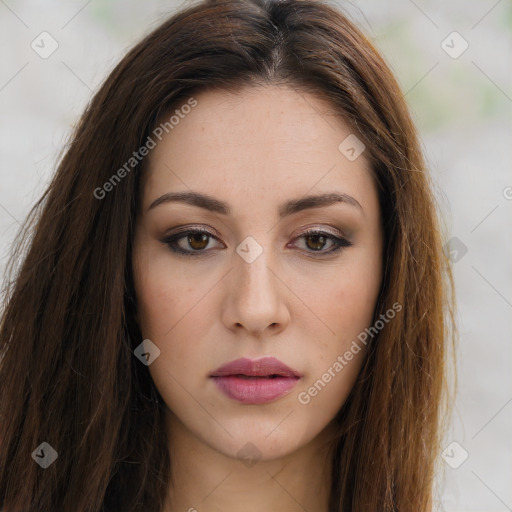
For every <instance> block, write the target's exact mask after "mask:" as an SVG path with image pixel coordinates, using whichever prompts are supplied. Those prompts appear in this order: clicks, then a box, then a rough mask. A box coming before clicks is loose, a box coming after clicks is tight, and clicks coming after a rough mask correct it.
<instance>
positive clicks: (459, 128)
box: [0, 0, 512, 512]
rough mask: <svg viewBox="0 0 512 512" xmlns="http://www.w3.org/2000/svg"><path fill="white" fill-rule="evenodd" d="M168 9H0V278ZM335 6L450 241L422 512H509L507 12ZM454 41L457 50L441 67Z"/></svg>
mask: <svg viewBox="0 0 512 512" xmlns="http://www.w3.org/2000/svg"><path fill="white" fill-rule="evenodd" d="M333 3H334V0H333ZM186 4H187V3H186V2H184V3H183V5H186ZM180 5H181V3H178V2H173V1H168V2H164V1H158V0H151V1H145V2H140V1H139V2H136V1H135V0H124V1H121V0H108V1H99V0H92V1H86V0H82V1H69V2H56V1H55V0H54V1H51V0H48V1H45V2H37V1H35V0H32V1H27V0H0V51H1V63H2V65H1V66H0V123H1V124H0V154H1V157H2V159H1V166H0V183H1V187H0V247H1V251H2V252H1V255H0V273H2V274H3V269H4V266H5V262H6V256H7V251H8V248H9V244H10V243H11V241H12V239H13V237H14V235H15V233H16V231H17V229H18V227H19V224H20V222H21V221H22V220H23V219H24V217H25V216H26V215H27V213H28V211H29V208H30V206H31V205H32V204H33V203H34V202H35V200H36V199H37V198H38V197H39V196H40V194H41V193H42V191H43V190H44V188H45V186H46V185H47V183H48V181H49V178H50V176H51V174H52V172H53V169H54V165H55V162H56V160H57V158H58V156H59V152H60V151H61V150H62V148H63V146H64V143H65V142H66V140H67V139H66V138H67V136H68V135H69V133H70V130H71V127H72V126H73V124H74V123H75V122H76V120H77V118H78V116H79V114H80V113H81V112H82V110H83V108H84V107H85V105H86V103H87V101H88V100H89V98H90V97H91V94H92V93H93V92H95V91H96V90H97V87H98V85H99V84H100V83H101V81H102V80H103V79H104V78H105V76H106V75H107V74H108V72H109V71H110V70H111V69H112V67H113V66H114V65H115V64H116V63H117V62H118V61H119V59H120V58H121V57H122V56H123V55H124V53H125V52H126V50H127V49H128V48H129V47H130V46H132V45H133V44H134V43H135V42H136V41H138V40H139V39H140V38H141V37H142V36H143V35H144V34H146V33H148V32H149V31H150V30H151V29H152V28H154V27H155V26H156V25H157V24H158V23H159V21H160V20H161V19H162V17H163V16H165V15H167V14H169V13H172V12H174V11H175V10H176V9H178V8H179V7H180ZM338 5H340V6H342V7H343V8H344V10H345V11H346V12H347V13H348V14H349V15H350V17H351V18H352V19H353V20H355V21H356V23H357V24H358V25H359V26H360V27H361V28H362V30H363V31H364V32H365V33H366V34H367V35H368V36H369V37H370V38H371V39H372V40H373V41H374V43H375V45H376V46H377V47H378V48H379V50H380V51H381V52H382V53H383V55H384V56H385V58H386V59H387V61H388V63H389V65H390V66H391V68H392V69H393V70H394V72H395V74H396V75H397V77H398V79H399V81H400V83H401V85H402V88H403V90H404V92H405V93H406V98H407V100H408V102H409V104H410V107H411V110H412V113H413V116H414V119H415V122H416V124H417V126H418V129H419V131H420V134H421V137H422V141H423V144H424V148H425V153H426V156H427V159H428V162H429V166H430V168H431V170H432V174H433V178H434V181H435V187H436V195H437V197H438V201H439V208H440V211H441V213H442V216H443V218H444V221H445V224H446V233H445V240H446V242H448V240H450V239H451V240H452V241H451V242H450V244H449V245H448V247H449V250H450V251H452V257H453V259H454V273H455V280H456V289H457V296H458V312H457V321H458V326H459V330H460V340H459V345H458V351H457V357H458V385H459V388H458V395H457V404H456V409H455V412H454V415H453V418H452V421H451V428H450V432H449V435H448V437H447V439H446V441H445V443H444V446H443V448H447V450H446V451H445V452H444V453H443V455H444V458H443V457H442V456H441V455H442V454H440V457H439V471H438V475H439V479H438V480H439V482H438V487H437V489H438V490H437V498H438V499H437V502H436V507H435V509H436V510H444V511H450V512H454V511H464V512H476V511H482V512H484V511H485V512H501V511H506V510H510V511H512V486H511V485H510V484H511V483H512V436H511V433H512V403H511V402H512V383H511V374H512V371H511V370H512V368H511V366H512V358H511V353H512V344H511V334H510V333H511V330H512V315H511V313H512V286H511V284H512V258H511V257H510V255H511V246H512V237H511V236H510V234H511V233H512V229H511V228H512V171H511V165H510V164H511V160H512V154H511V151H510V146H511V145H512V115H511V114H512V83H511V79H512V73H511V70H512V65H511V64H512V50H511V49H512V44H511V42H512V41H511V39H512V37H511V35H512V31H511V27H512V2H511V0H498V1H496V0H480V1H476V0H472V1H467V0H466V1H462V0H457V1H453V2H443V1H441V0H431V1H428V0H416V1H412V0H395V1H393V2H392V1H390V0H388V1H382V2H378V1H370V0H364V1H359V2H354V3H351V2H341V1H340V2H338ZM43 31H46V32H48V33H49V34H51V37H52V38H53V39H55V40H56V41H57V43H58V48H57V50H56V51H55V52H54V53H53V54H52V55H50V56H48V57H47V58H46V59H43V58H41V57H40V56H39V55H38V53H36V51H34V50H33V49H32V47H31V43H32V41H35V43H34V44H39V46H40V47H41V46H42V43H41V37H48V36H40V34H41V32H43ZM453 31H457V32H458V33H459V34H460V35H461V37H462V38H463V39H460V38H459V39H457V37H458V36H453V35H452V36H450V34H452V32H453ZM443 41H445V42H444V43H443ZM464 41H465V42H466V43H467V45H468V48H467V50H466V51H464V52H463V53H462V54H461V55H457V56H456V58H454V56H455V55H456V54H458V53H460V51H461V49H462V48H463V47H464V46H465V44H466V43H464ZM50 43H51V41H50V40H49V39H46V40H45V46H44V47H45V49H46V51H47V50H48V49H49V48H50ZM443 48H444V49H443ZM445 49H446V50H448V52H451V53H452V55H451V56H450V55H449V54H448V53H447V51H445ZM42 50H43V49H42V48H41V49H40V51H42ZM453 237H456V240H453ZM453 251H456V252H453ZM466 251H467V252H466ZM452 442H456V443H457V444H455V445H453V444H451V443H452ZM465 452H467V454H468V458H467V460H465V461H464V462H463V463H462V464H460V462H461V461H462V459H463V456H464V454H465ZM445 461H446V462H445ZM448 462H449V464H448ZM459 464H460V466H459ZM455 466H458V467H455Z"/></svg>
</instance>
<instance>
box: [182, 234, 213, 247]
mask: <svg viewBox="0 0 512 512" xmlns="http://www.w3.org/2000/svg"><path fill="white" fill-rule="evenodd" d="M209 238H210V237H209V236H208V235H206V234H204V233H195V234H193V235H188V237H187V241H188V243H189V245H190V247H192V249H194V250H196V251H200V250H202V249H205V248H206V247H207V245H208V241H209V240H208V239H209Z"/></svg>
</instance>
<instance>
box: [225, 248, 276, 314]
mask: <svg viewBox="0 0 512 512" xmlns="http://www.w3.org/2000/svg"><path fill="white" fill-rule="evenodd" d="M256 244H258V245H256ZM247 250H248V251H247ZM246 251H247V252H246ZM234 259H235V269H234V270H235V272H234V278H235V280H236V283H235V288H238V292H239V294H240V298H243V300H244V301H245V302H246V303H248V304H253V303H254V304H253V305H258V306H259V307H260V308H261V306H262V304H264V303H267V304H269V303H270V302H272V301H273V300H274V295H275V293H277V290H276V286H275V285H276V283H275V280H276V278H275V276H274V273H273V272H272V270H271V268H272V267H271V265H272V254H271V251H270V249H268V248H266V249H264V248H263V246H262V245H261V244H259V243H258V242H256V241H255V240H254V239H252V240H249V241H244V242H242V243H241V244H240V245H239V247H238V248H237V255H236V257H235V258H234ZM235 291H236V290H235ZM269 305H270V304H269Z"/></svg>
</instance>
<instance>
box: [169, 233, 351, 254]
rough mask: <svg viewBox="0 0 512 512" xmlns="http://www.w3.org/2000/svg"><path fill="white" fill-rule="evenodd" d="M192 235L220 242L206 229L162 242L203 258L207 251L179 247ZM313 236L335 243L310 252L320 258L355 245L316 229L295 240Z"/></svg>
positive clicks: (177, 235) (174, 248) (171, 237)
mask: <svg viewBox="0 0 512 512" xmlns="http://www.w3.org/2000/svg"><path fill="white" fill-rule="evenodd" d="M191 235H207V236H208V237H210V238H214V239H216V240H217V241H218V238H217V237H216V236H215V235H213V234H212V233H211V232H210V231H207V230H204V229H188V230H186V231H181V232H180V233H175V234H173V235H171V236H168V237H166V238H165V239H163V240H162V242H163V243H164V244H165V245H167V246H168V247H169V249H170V250H171V251H172V252H174V253H177V254H181V255H183V256H187V257H188V256H191V257H197V256H201V255H202V254H204V253H205V252H207V249H202V250H194V249H192V250H190V251H186V250H183V249H181V248H179V247H178V245H177V243H178V242H179V240H181V239H182V238H186V237H188V236H191ZM312 236H323V237H325V238H327V239H329V240H332V241H333V243H334V248H333V249H331V250H329V251H313V250H310V251H308V252H309V253H311V254H313V255H317V254H318V255H320V257H322V256H326V255H330V254H333V253H335V252H337V251H339V250H340V249H345V248H347V247H351V246H352V245H354V244H353V242H350V241H349V240H347V239H346V238H342V237H338V236H335V235H333V234H331V233H327V232H325V231H321V230H316V229H315V230H309V231H305V232H304V233H302V234H301V235H300V236H298V237H297V238H295V240H298V239H300V238H304V237H312ZM208 242H209V241H208ZM315 257H316V256H315Z"/></svg>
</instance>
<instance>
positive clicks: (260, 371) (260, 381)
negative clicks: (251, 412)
mask: <svg viewBox="0 0 512 512" xmlns="http://www.w3.org/2000/svg"><path fill="white" fill-rule="evenodd" d="M301 377H302V375H301V374H300V373H299V372H297V371H296V370H293V369H292V368H290V367H289V366H287V365H286V364H284V363H283V362H282V361H280V360H279V359H276V358H275V357H262V358H260V359H247V358H241V359H236V360H234V361H231V362H229V363H227V364H225V365H222V366H221V367H219V368H217V370H215V371H213V372H212V373H211V374H210V378H212V379H213V381H214V382H215V384H216V386H217V387H218V389H219V390H220V391H221V392H222V393H224V394H225V395H226V396H227V397H228V398H231V399H232V400H235V401H237V402H239V403H243V404H253V405H255V404H264V403H268V402H273V401H274V400H277V399H279V398H281V397H282V396H284V395H286V394H288V393H289V392H290V391H291V390H292V389H293V388H294V387H295V385H296V384H297V382H298V381H299V380H300V379H301Z"/></svg>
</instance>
